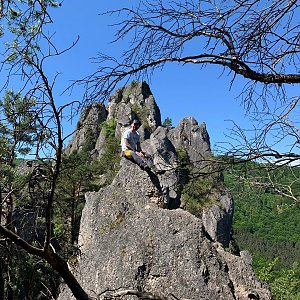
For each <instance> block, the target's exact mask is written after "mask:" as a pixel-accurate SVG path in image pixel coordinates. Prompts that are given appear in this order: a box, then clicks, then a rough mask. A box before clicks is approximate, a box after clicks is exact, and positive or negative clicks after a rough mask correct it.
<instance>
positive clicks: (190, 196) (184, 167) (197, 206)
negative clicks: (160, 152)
mask: <svg viewBox="0 0 300 300" xmlns="http://www.w3.org/2000/svg"><path fill="white" fill-rule="evenodd" d="M176 153H177V157H178V164H179V168H178V173H179V182H180V185H181V186H180V189H181V191H182V196H181V200H182V203H183V204H184V206H185V207H186V209H187V210H188V211H189V212H190V213H192V214H194V215H196V216H200V215H201V212H202V210H203V208H205V207H209V206H211V205H212V204H213V203H218V202H217V200H218V194H219V193H220V190H219V188H218V186H219V183H218V184H216V178H214V177H213V176H212V175H199V174H198V170H197V169H195V168H194V167H193V166H192V165H191V163H190V160H189V156H188V154H187V152H186V150H185V149H183V148H177V149H176Z"/></svg>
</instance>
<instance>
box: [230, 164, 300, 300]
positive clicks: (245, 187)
mask: <svg viewBox="0 0 300 300" xmlns="http://www.w3.org/2000/svg"><path fill="white" fill-rule="evenodd" d="M224 175H225V176H224V177H225V184H226V186H228V187H229V188H230V189H231V190H232V192H233V196H234V201H235V213H234V218H233V229H234V238H235V240H236V241H237V243H238V245H239V248H240V249H241V250H244V249H247V250H249V251H250V253H251V254H252V256H253V266H254V269H255V270H256V272H257V274H259V276H260V278H261V279H262V280H264V281H266V282H267V283H268V284H269V285H270V287H271V289H272V292H273V293H274V294H275V296H276V299H282V300H283V299H284V300H287V299H288V300H289V299H300V298H299V296H300V294H299V292H300V291H299V288H298V287H299V282H298V279H299V262H300V228H299V224H298V220H299V218H300V207H299V205H297V204H295V203H294V202H293V201H292V200H291V199H290V198H288V197H286V196H284V195H283V194H281V193H280V192H279V191H278V188H280V189H281V190H283V191H287V189H286V187H287V186H289V187H290V188H291V191H292V192H293V194H294V195H295V196H299V178H300V170H299V168H291V167H288V166H281V167H276V168H275V167H274V166H272V165H271V166H268V165H260V164H257V163H254V162H250V163H247V164H238V165H234V166H233V168H232V169H230V170H226V171H225V172H224ZM268 182H269V183H270V182H271V183H272V184H269V183H268Z"/></svg>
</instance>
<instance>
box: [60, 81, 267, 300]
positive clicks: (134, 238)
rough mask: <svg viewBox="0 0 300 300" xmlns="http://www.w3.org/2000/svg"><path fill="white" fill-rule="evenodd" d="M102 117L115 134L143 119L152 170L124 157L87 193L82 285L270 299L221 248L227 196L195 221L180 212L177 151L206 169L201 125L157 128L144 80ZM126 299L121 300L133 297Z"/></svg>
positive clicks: (245, 261)
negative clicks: (106, 181) (105, 182)
mask: <svg viewBox="0 0 300 300" xmlns="http://www.w3.org/2000/svg"><path fill="white" fill-rule="evenodd" d="M107 112H108V113H107V119H106V120H107V121H109V120H112V119H115V120H116V122H117V127H116V136H120V135H121V133H122V131H123V130H124V129H125V128H126V127H127V126H129V125H130V120H131V119H133V118H139V119H140V120H141V121H142V123H143V126H142V128H140V130H141V133H142V136H143V143H142V148H143V149H144V150H145V151H146V152H147V154H148V155H149V157H151V160H150V161H151V166H152V171H148V172H146V171H143V170H142V169H140V168H139V167H138V166H137V165H135V164H134V163H132V162H131V161H129V160H126V159H124V158H123V159H122V160H121V168H120V170H119V172H118V174H117V176H116V177H115V179H114V180H113V182H112V183H111V185H109V186H107V187H105V188H102V189H100V190H99V191H98V192H92V193H87V194H86V205H85V207H84V210H83V213H82V220H81V226H80V236H79V247H80V250H81V255H80V256H79V257H78V262H77V264H76V265H75V266H74V273H75V275H76V277H77V278H78V280H79V282H80V283H81V284H82V286H83V288H84V289H85V290H86V291H87V292H88V293H89V294H91V295H93V296H95V297H96V296H97V295H100V294H101V293H103V292H104V291H106V290H117V289H123V288H124V289H134V290H137V291H140V292H151V293H153V294H155V295H158V296H160V297H166V298H167V299H195V300H196V299H197V300H198V299H205V300H217V299H220V300H221V299H224V300H231V299H232V300H242V299H247V293H248V291H249V290H256V291H257V292H258V293H259V295H260V299H264V300H269V299H270V300H271V299H272V296H271V294H270V291H269V290H268V288H267V287H266V286H264V285H263V284H262V283H261V282H260V281H259V280H258V278H257V277H256V276H255V274H254V272H253V270H252V266H251V259H249V256H247V255H241V256H235V255H232V254H230V253H229V252H226V251H225V250H224V247H227V246H228V244H229V241H230V232H231V225H232V214H233V199H232V196H231V194H230V193H229V191H227V190H226V189H225V188H222V189H220V190H217V191H216V192H215V194H214V201H213V202H212V204H211V205H210V206H207V207H205V208H203V210H202V212H201V214H199V215H197V217H196V216H194V215H192V214H190V213H189V212H187V211H185V210H184V209H182V208H180V206H181V200H182V199H181V198H182V181H181V178H180V174H179V173H180V172H179V165H180V164H179V163H180V162H179V159H178V155H177V150H178V149H184V150H185V151H186V153H187V155H188V158H189V161H190V162H191V164H192V165H193V167H194V168H196V169H199V170H203V169H205V168H207V167H209V163H208V162H207V161H208V160H209V159H210V158H211V157H212V153H211V149H210V141H209V135H208V133H207V130H206V126H205V123H203V124H201V125H200V126H199V125H198V123H197V121H196V120H195V119H194V118H185V119H183V120H182V121H181V122H180V124H179V125H178V126H177V127H175V128H173V129H167V128H164V127H162V126H160V125H161V120H160V113H159V109H158V107H157V105H156V104H155V101H154V98H153V96H152V94H151V92H150V89H149V87H148V85H147V84H146V83H133V84H131V85H130V86H129V87H126V88H122V89H119V90H118V91H117V92H116V93H115V94H114V95H113V96H112V97H111V98H110V101H109V105H108V108H107ZM104 143H105V136H104V135H103V132H102V133H99V137H98V141H97V143H96V145H95V149H94V151H95V152H97V153H101V149H102V147H103V145H104ZM166 206H167V208H169V209H163V207H164V208H165V207H166ZM171 295H173V296H171ZM130 297H131V298H130ZM130 297H129V298H128V297H127V296H126V297H125V299H135V298H132V296H130ZM71 299H74V298H73V297H72V295H71V294H70V291H69V290H68V288H66V287H65V288H62V292H61V294H60V297H59V300H71Z"/></svg>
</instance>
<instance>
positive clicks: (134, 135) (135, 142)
mask: <svg viewBox="0 0 300 300" xmlns="http://www.w3.org/2000/svg"><path fill="white" fill-rule="evenodd" d="M139 127H140V122H139V120H133V121H132V123H131V126H130V128H129V129H127V130H126V131H125V132H124V133H123V136H122V140H121V146H122V156H123V157H126V158H128V159H131V160H133V161H134V162H136V163H137V164H138V165H139V166H140V167H141V168H142V169H143V170H146V171H147V170H150V168H149V167H148V166H147V163H146V162H145V160H144V158H145V152H144V151H143V150H142V148H141V142H140V135H139V133H138V132H137V130H138V129H139Z"/></svg>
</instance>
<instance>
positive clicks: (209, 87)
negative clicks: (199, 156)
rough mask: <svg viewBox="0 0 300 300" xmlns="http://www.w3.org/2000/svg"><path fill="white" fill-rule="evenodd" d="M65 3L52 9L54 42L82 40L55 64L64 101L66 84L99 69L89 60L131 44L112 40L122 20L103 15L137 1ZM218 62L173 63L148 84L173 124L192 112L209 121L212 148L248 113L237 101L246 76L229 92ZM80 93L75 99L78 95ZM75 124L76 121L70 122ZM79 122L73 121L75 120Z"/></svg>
mask: <svg viewBox="0 0 300 300" xmlns="http://www.w3.org/2000/svg"><path fill="white" fill-rule="evenodd" d="M85 3H86V4H85V5H83V2H82V1H67V0H65V1H64V2H63V3H62V6H61V7H60V8H58V9H55V10H54V12H53V15H52V16H53V20H54V25H52V26H51V30H52V29H53V30H55V31H56V34H55V42H56V43H57V45H59V46H60V47H61V49H62V48H64V47H66V46H69V45H71V44H72V42H73V41H74V40H75V39H76V38H77V36H79V37H80V39H79V42H78V44H77V45H76V46H75V47H74V48H73V49H72V50H71V51H69V52H68V53H66V54H64V55H63V56H62V57H60V58H59V59H58V60H57V61H56V62H55V63H53V62H51V69H52V71H54V72H60V73H62V74H61V75H60V77H59V81H58V86H57V89H58V94H57V96H58V97H59V98H61V100H59V101H64V100H66V95H63V96H60V95H59V91H60V90H62V89H64V88H65V86H66V85H68V81H69V80H73V79H79V78H82V77H83V76H85V75H88V74H90V73H91V72H93V71H95V67H96V66H95V65H94V64H93V63H92V60H91V58H92V57H95V56H96V54H97V53H98V52H102V53H108V54H109V55H114V56H116V57H119V56H120V55H121V52H122V50H124V49H126V47H127V45H128V44H127V42H126V41H124V42H119V43H118V44H111V43H110V42H111V41H112V40H113V39H114V34H115V28H114V27H112V26H110V25H111V24H114V23H116V22H118V21H119V20H118V19H117V18H116V16H114V17H111V16H109V15H100V14H101V13H104V12H106V11H107V10H114V9H118V8H120V7H123V6H126V5H128V6H130V5H132V6H134V5H135V4H136V3H138V1H135V0H134V1H133V0H131V1H128V0H127V1H124V0H122V1H109V2H107V1H98V0H92V1H88V2H85ZM222 72H223V69H222V68H220V67H217V66H208V67H206V68H202V69H201V68H200V67H199V66H195V65H186V66H184V67H183V66H182V65H178V64H169V65H166V67H165V68H164V69H163V70H159V71H156V72H155V73H154V76H153V77H152V80H151V82H148V83H149V85H150V88H151V90H152V93H153V95H154V98H155V100H156V102H157V104H158V106H159V108H160V111H161V115H162V121H164V119H165V118H166V117H170V118H171V119H172V122H173V125H177V124H178V122H179V121H180V120H181V119H182V118H184V117H188V116H192V117H194V118H195V119H196V120H197V121H198V122H199V124H200V123H202V122H206V126H207V129H208V132H209V135H210V138H211V144H212V147H214V145H215V143H216V142H222V141H224V140H225V137H224V133H226V132H227V133H228V131H227V128H229V127H230V126H231V123H230V122H229V121H228V120H235V121H236V122H237V123H239V124H240V125H242V126H244V125H245V126H246V125H247V124H248V122H247V120H246V118H245V111H244V109H243V107H242V106H241V103H240V100H239V99H238V95H239V92H240V91H241V87H242V85H241V84H242V82H243V80H242V79H241V80H236V84H235V85H234V86H233V87H232V88H231V90H230V79H231V77H229V76H228V72H227V71H225V72H224V73H223V75H222ZM79 93H80V91H78V95H76V91H75V92H73V94H72V95H71V98H72V99H75V98H76V97H77V96H79ZM72 126H73V125H72ZM74 126H75V124H74Z"/></svg>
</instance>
